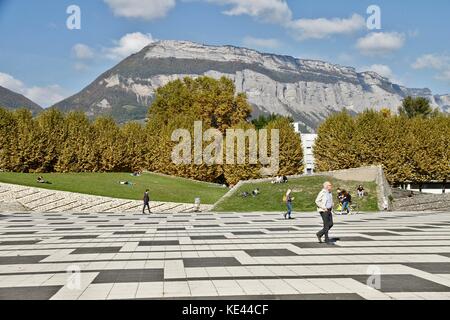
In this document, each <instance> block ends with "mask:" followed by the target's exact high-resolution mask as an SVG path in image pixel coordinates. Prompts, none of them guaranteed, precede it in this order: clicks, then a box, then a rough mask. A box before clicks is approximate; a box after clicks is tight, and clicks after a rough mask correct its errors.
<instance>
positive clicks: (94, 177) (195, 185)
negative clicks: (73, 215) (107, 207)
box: [0, 172, 228, 204]
mask: <svg viewBox="0 0 450 320" xmlns="http://www.w3.org/2000/svg"><path fill="white" fill-rule="evenodd" d="M39 175H42V176H43V177H44V179H45V180H47V181H49V182H51V184H39V183H37V182H36V179H37V177H38V176H39ZM120 181H130V182H132V184H133V185H131V186H128V185H120V183H119V182H120ZM0 182H4V183H11V184H18V185H24V186H30V187H38V188H45V189H51V190H60V191H69V192H77V193H83V194H90V195H96V196H105V197H113V198H119V199H130V200H140V199H142V196H143V193H144V191H145V189H149V190H150V196H151V199H152V200H153V201H168V202H178V203H194V199H195V198H196V197H200V198H201V201H202V203H203V204H214V203H215V202H216V201H217V200H219V199H220V198H221V197H222V196H223V195H224V194H225V193H226V192H227V191H228V189H227V188H224V187H222V186H220V185H216V184H210V183H204V182H196V181H191V180H187V179H182V178H176V177H166V176H161V175H157V174H151V173H144V174H143V175H142V176H140V177H133V176H131V174H129V173H61V174H60V173H51V174H50V173H49V174H34V173H9V172H0Z"/></svg>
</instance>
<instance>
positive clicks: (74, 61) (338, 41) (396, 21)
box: [0, 0, 450, 106]
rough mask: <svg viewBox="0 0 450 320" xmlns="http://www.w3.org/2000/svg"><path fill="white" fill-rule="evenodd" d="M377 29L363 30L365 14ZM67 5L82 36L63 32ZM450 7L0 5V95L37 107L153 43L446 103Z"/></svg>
mask: <svg viewBox="0 0 450 320" xmlns="http://www.w3.org/2000/svg"><path fill="white" fill-rule="evenodd" d="M373 4H375V5H377V6H378V7H379V8H380V9H381V29H380V30H369V29H368V28H367V26H366V19H367V18H368V16H369V15H368V14H367V13H366V11H367V8H368V7H369V6H370V5H373ZM70 5H77V6H79V8H80V9H81V29H80V30H69V29H68V28H67V26H66V20H67V18H68V17H69V15H68V14H67V13H66V10H67V8H68V7H69V6H70ZM449 12H450V1H448V0H433V1H408V0H395V1H392V0H371V1H366V0H313V1H307V0H71V1H65V0H40V1H29V0H0V85H1V86H4V87H7V88H9V89H11V90H14V91H17V92H20V93H22V94H24V95H26V96H27V97H29V98H31V99H33V100H35V101H36V102H38V103H40V104H41V105H43V106H49V105H51V104H52V103H54V102H57V101H58V100H60V99H62V98H65V97H67V96H69V95H71V94H74V93H76V92H78V91H79V90H81V89H82V88H84V87H85V86H86V85H88V84H89V83H90V82H92V81H93V80H94V79H95V78H97V77H98V76H99V75H100V74H101V73H103V72H104V71H106V70H107V69H109V68H110V67H112V66H114V65H115V64H117V63H118V62H119V61H120V60H121V59H122V58H124V57H125V56H126V55H128V54H131V53H133V52H134V51H136V50H139V49H140V48H142V47H143V46H145V45H146V44H148V43H149V42H151V41H155V40H190V41H195V42H200V43H206V44H214V45H223V44H230V45H236V46H245V47H250V48H254V49H257V50H259V51H264V52H273V53H279V54H286V55H292V56H295V57H298V58H305V59H321V60H325V61H329V62H332V63H337V64H342V65H347V66H352V67H355V68H356V69H357V70H359V71H363V70H373V71H377V72H379V73H381V74H382V75H384V76H387V77H389V78H391V80H393V81H394V82H397V83H400V84H403V85H405V86H408V87H419V88H422V87H428V88H430V89H432V90H433V91H434V93H437V94H444V93H450V87H449V86H450V49H449V43H450V32H449V31H448V30H450V19H448V13H449Z"/></svg>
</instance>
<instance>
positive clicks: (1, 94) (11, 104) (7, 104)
mask: <svg viewBox="0 0 450 320" xmlns="http://www.w3.org/2000/svg"><path fill="white" fill-rule="evenodd" d="M0 107H2V108H6V109H9V110H15V109H20V108H25V109H29V110H30V111H31V112H32V113H33V114H34V115H36V114H38V113H39V112H41V111H42V108H41V107H40V106H39V105H38V104H36V103H34V102H33V101H31V100H30V99H28V98H26V97H24V96H23V95H21V94H18V93H15V92H13V91H11V90H9V89H6V88H3V87H1V86H0Z"/></svg>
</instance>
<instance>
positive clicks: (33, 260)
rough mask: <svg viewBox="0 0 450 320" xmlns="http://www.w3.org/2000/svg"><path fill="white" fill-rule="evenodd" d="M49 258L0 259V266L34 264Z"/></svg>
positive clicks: (18, 257)
mask: <svg viewBox="0 0 450 320" xmlns="http://www.w3.org/2000/svg"><path fill="white" fill-rule="evenodd" d="M48 257H49V256H13V257H0V265H10V264H35V263H39V262H40V261H41V260H44V259H45V258H48Z"/></svg>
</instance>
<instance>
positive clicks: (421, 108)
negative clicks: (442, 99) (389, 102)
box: [398, 96, 433, 118]
mask: <svg viewBox="0 0 450 320" xmlns="http://www.w3.org/2000/svg"><path fill="white" fill-rule="evenodd" d="M398 111H399V113H400V115H402V116H405V117H407V118H414V117H422V118H427V117H429V116H430V115H431V114H432V113H433V109H432V108H431V106H430V101H429V100H428V99H426V98H422V97H417V98H414V97H411V96H409V97H406V98H405V99H404V100H403V103H402V106H401V107H400V108H399V110H398Z"/></svg>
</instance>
